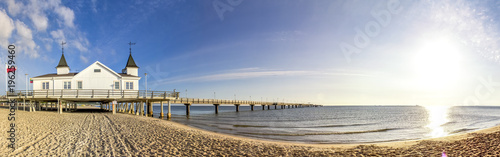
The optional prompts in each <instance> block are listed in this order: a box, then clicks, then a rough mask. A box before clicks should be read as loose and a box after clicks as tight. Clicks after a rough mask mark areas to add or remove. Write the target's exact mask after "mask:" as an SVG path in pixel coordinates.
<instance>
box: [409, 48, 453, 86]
mask: <svg viewBox="0 0 500 157" xmlns="http://www.w3.org/2000/svg"><path fill="white" fill-rule="evenodd" d="M460 60H461V56H460V50H459V47H458V44H456V43H455V42H453V41H451V40H449V39H448V38H439V39H432V40H427V41H426V42H425V43H424V44H423V45H422V46H421V47H420V50H418V52H417V55H416V56H415V58H414V68H415V73H416V78H415V79H416V80H417V85H418V86H419V87H423V88H427V89H443V88H448V87H451V86H453V84H454V83H456V81H457V80H458V79H459V78H460Z"/></svg>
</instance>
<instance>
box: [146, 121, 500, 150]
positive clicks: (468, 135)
mask: <svg viewBox="0 0 500 157" xmlns="http://www.w3.org/2000/svg"><path fill="white" fill-rule="evenodd" d="M148 118H151V117H148ZM164 120H165V121H168V122H171V123H173V124H175V125H176V126H178V127H183V128H187V129H194V130H198V131H202V132H206V133H208V134H215V135H219V136H226V137H229V138H236V139H241V140H252V141H255V142H262V143H270V144H281V145H283V144H284V145H293V146H305V147H320V148H327V147H336V148H345V149H348V148H354V147H356V146H360V145H375V146H379V147H393V148H399V147H407V146H411V145H415V144H418V143H419V142H422V141H438V142H454V141H459V140H463V139H467V138H471V137H474V136H473V134H481V133H485V134H488V133H494V132H498V131H500V125H497V126H494V127H490V128H484V129H479V130H475V131H472V132H465V133H457V134H453V135H448V136H443V137H435V138H426V139H419V140H406V141H390V142H367V143H346V144H316V143H299V142H293V141H280V140H264V139H259V138H252V137H246V136H239V135H235V134H226V133H220V132H215V131H210V130H204V129H201V128H197V127H193V126H189V125H186V124H182V123H179V122H175V121H172V120H166V119H164Z"/></svg>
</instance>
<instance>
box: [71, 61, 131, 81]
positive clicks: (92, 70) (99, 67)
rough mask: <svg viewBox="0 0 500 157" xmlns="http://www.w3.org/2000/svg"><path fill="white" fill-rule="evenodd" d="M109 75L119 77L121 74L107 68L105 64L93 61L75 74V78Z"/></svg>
mask: <svg viewBox="0 0 500 157" xmlns="http://www.w3.org/2000/svg"><path fill="white" fill-rule="evenodd" d="M110 75H112V76H114V77H117V78H121V77H122V76H121V75H120V74H118V73H116V72H115V71H113V70H111V69H110V68H108V67H107V66H106V65H104V64H102V63H101V62H99V61H96V62H94V63H93V64H91V65H90V66H88V67H87V68H85V69H83V70H82V71H80V72H79V73H78V74H76V75H75V78H77V77H96V76H97V77H99V76H106V77H110Z"/></svg>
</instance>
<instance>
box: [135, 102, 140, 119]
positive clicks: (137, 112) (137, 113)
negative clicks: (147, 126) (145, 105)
mask: <svg viewBox="0 0 500 157" xmlns="http://www.w3.org/2000/svg"><path fill="white" fill-rule="evenodd" d="M134 104H135V115H136V116H138V115H139V103H138V102H134Z"/></svg>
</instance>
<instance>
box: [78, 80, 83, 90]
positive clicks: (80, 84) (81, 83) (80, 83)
mask: <svg viewBox="0 0 500 157" xmlns="http://www.w3.org/2000/svg"><path fill="white" fill-rule="evenodd" d="M82 87H83V82H82V81H78V89H82Z"/></svg>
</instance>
